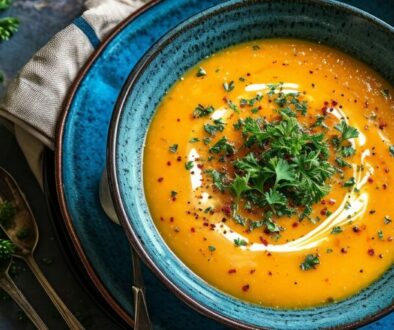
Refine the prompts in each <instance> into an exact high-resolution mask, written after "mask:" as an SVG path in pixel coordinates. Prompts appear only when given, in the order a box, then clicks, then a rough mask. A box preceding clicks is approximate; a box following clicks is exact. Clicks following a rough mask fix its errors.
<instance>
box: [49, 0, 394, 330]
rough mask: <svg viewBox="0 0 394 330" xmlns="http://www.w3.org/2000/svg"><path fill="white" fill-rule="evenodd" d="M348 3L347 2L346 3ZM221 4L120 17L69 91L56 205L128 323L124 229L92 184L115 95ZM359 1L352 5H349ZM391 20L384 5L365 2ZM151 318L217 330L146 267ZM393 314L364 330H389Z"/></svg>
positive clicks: (167, 6) (189, 4) (157, 7)
mask: <svg viewBox="0 0 394 330" xmlns="http://www.w3.org/2000/svg"><path fill="white" fill-rule="evenodd" d="M349 1H350V0H349ZM220 2H222V1H219V0H194V1H190V0H177V1H171V0H168V1H162V2H160V3H158V4H155V3H153V4H152V5H151V6H150V7H149V8H148V7H147V8H145V9H144V11H141V12H139V13H138V14H137V15H136V16H135V17H131V18H129V19H127V20H125V21H124V22H123V23H122V24H121V25H120V26H119V28H118V29H117V30H116V31H115V32H114V34H113V35H112V36H111V37H110V39H109V40H107V42H106V43H105V44H104V45H102V46H100V48H99V49H98V50H97V51H96V53H95V55H94V57H93V58H92V59H91V60H90V61H89V63H88V64H87V66H86V67H85V69H84V70H83V71H82V72H81V75H80V77H79V79H78V80H77V81H76V83H75V86H74V88H73V89H72V91H71V93H70V98H69V100H68V104H67V107H66V109H65V112H64V116H63V119H62V123H61V129H60V130H59V135H58V144H57V146H58V148H57V157H56V163H57V164H56V167H57V171H56V172H57V183H58V187H57V188H58V194H59V199H60V204H61V207H62V209H63V215H64V217H65V222H66V225H67V229H68V231H69V234H70V237H71V239H72V242H73V244H74V245H75V247H76V249H77V251H78V253H79V257H80V258H81V260H82V262H83V263H84V265H85V268H86V270H87V272H88V274H89V276H90V277H91V279H92V281H93V282H94V284H95V285H96V286H97V287H98V289H99V290H100V292H101V294H102V295H103V296H104V298H105V299H106V300H107V301H108V302H109V303H110V304H111V305H112V306H113V308H114V310H115V311H116V312H117V313H118V315H119V316H120V317H122V318H123V319H124V320H126V321H128V322H129V323H130V324H131V323H132V305H131V301H132V299H131V292H130V283H131V278H130V274H131V267H130V264H131V262H130V259H129V251H128V243H127V239H126V237H125V235H124V234H123V231H122V230H121V229H120V228H118V227H117V226H116V225H113V224H111V223H110V222H109V221H108V219H107V218H106V216H105V215H104V213H103V212H102V211H101V208H100V205H99V202H98V195H97V187H98V182H99V180H100V176H101V173H102V170H103V169H104V166H105V153H106V139H107V131H108V127H109V121H110V117H111V115H112V110H113V106H114V104H115V102H116V99H117V97H118V94H119V93H120V90H121V88H122V86H123V84H124V82H125V80H126V78H127V76H128V74H129V72H130V70H131V68H132V67H133V65H134V64H135V63H136V62H137V61H138V60H139V59H140V57H141V56H142V55H143V54H144V53H145V51H146V50H147V49H148V48H149V47H150V46H151V45H152V43H153V42H155V41H156V40H158V39H159V38H160V37H161V36H162V35H163V34H164V33H166V32H167V31H168V30H169V29H170V28H172V27H174V26H175V25H177V24H178V23H179V22H181V21H183V20H184V19H186V18H188V17H190V16H191V15H193V14H195V13H197V12H199V11H201V10H203V9H206V8H208V7H210V6H212V5H214V4H217V3H220ZM353 2H355V3H356V2H357V1H353ZM365 5H367V6H368V9H370V10H374V11H375V13H378V14H379V15H382V17H386V18H387V19H389V18H390V17H391V16H392V15H390V12H391V13H394V11H393V8H392V5H390V4H389V3H388V2H384V1H383V2H381V3H380V4H379V3H378V4H376V5H375V3H373V4H372V3H368V4H365ZM145 278H146V283H147V287H148V288H147V295H148V300H149V307H150V312H151V315H152V319H153V321H154V324H155V326H156V327H157V328H163V329H175V330H176V329H185V326H186V325H187V328H188V329H201V328H206V329H221V328H222V327H221V326H220V325H218V324H217V323H215V322H213V321H211V320H208V319H206V318H204V317H202V316H200V315H199V314H198V313H196V312H194V311H192V310H191V309H189V308H188V307H186V306H185V305H184V304H183V303H181V302H180V301H179V300H178V299H176V298H175V297H174V296H173V295H172V294H171V293H170V292H169V291H168V290H167V289H166V288H164V287H163V285H161V284H160V282H159V281H158V280H157V279H156V277H154V276H153V274H152V273H150V271H148V270H146V269H145ZM393 324H394V315H393V316H390V317H386V318H385V319H383V320H381V321H378V322H375V323H374V325H371V326H369V327H368V329H372V328H375V329H387V330H388V329H391V328H392V325H393Z"/></svg>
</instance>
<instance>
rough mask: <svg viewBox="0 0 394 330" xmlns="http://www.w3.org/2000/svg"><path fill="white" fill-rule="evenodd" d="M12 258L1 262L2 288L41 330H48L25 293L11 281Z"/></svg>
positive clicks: (0, 279)
mask: <svg viewBox="0 0 394 330" xmlns="http://www.w3.org/2000/svg"><path fill="white" fill-rule="evenodd" d="M11 261H12V258H9V259H7V260H0V287H1V288H2V289H3V290H4V291H5V292H7V293H8V295H9V296H10V297H11V298H12V300H14V301H15V302H16V303H17V305H18V306H19V307H20V308H21V309H22V310H23V311H24V312H25V314H26V315H27V317H28V318H29V319H30V321H32V322H33V324H34V325H35V326H36V328H37V329H39V330H48V327H47V326H46V325H45V323H44V322H43V321H42V320H41V318H40V316H39V315H38V314H37V312H36V311H35V309H34V308H33V307H32V306H31V305H30V303H29V302H28V301H27V299H26V297H25V296H24V295H23V293H22V292H21V291H20V290H19V289H18V287H17V286H16V284H15V283H14V281H13V280H12V279H11V277H10V275H9V274H8V271H9V269H10V266H11Z"/></svg>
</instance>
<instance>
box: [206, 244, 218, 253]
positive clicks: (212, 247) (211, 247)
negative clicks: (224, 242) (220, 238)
mask: <svg viewBox="0 0 394 330" xmlns="http://www.w3.org/2000/svg"><path fill="white" fill-rule="evenodd" d="M208 250H209V251H211V252H214V251H216V248H215V247H214V246H213V245H209V246H208Z"/></svg>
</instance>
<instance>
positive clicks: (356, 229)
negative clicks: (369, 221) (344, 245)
mask: <svg viewBox="0 0 394 330" xmlns="http://www.w3.org/2000/svg"><path fill="white" fill-rule="evenodd" d="M352 229H353V232H355V233H359V232H360V231H361V229H360V227H359V226H354V227H353V228H352Z"/></svg>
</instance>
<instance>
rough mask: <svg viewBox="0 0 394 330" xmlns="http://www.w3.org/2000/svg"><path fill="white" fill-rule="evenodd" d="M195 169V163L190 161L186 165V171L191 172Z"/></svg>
mask: <svg viewBox="0 0 394 330" xmlns="http://www.w3.org/2000/svg"><path fill="white" fill-rule="evenodd" d="M193 167H194V162H193V161H189V162H186V163H185V169H186V170H188V171H189V170H191V169H192V168H193Z"/></svg>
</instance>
